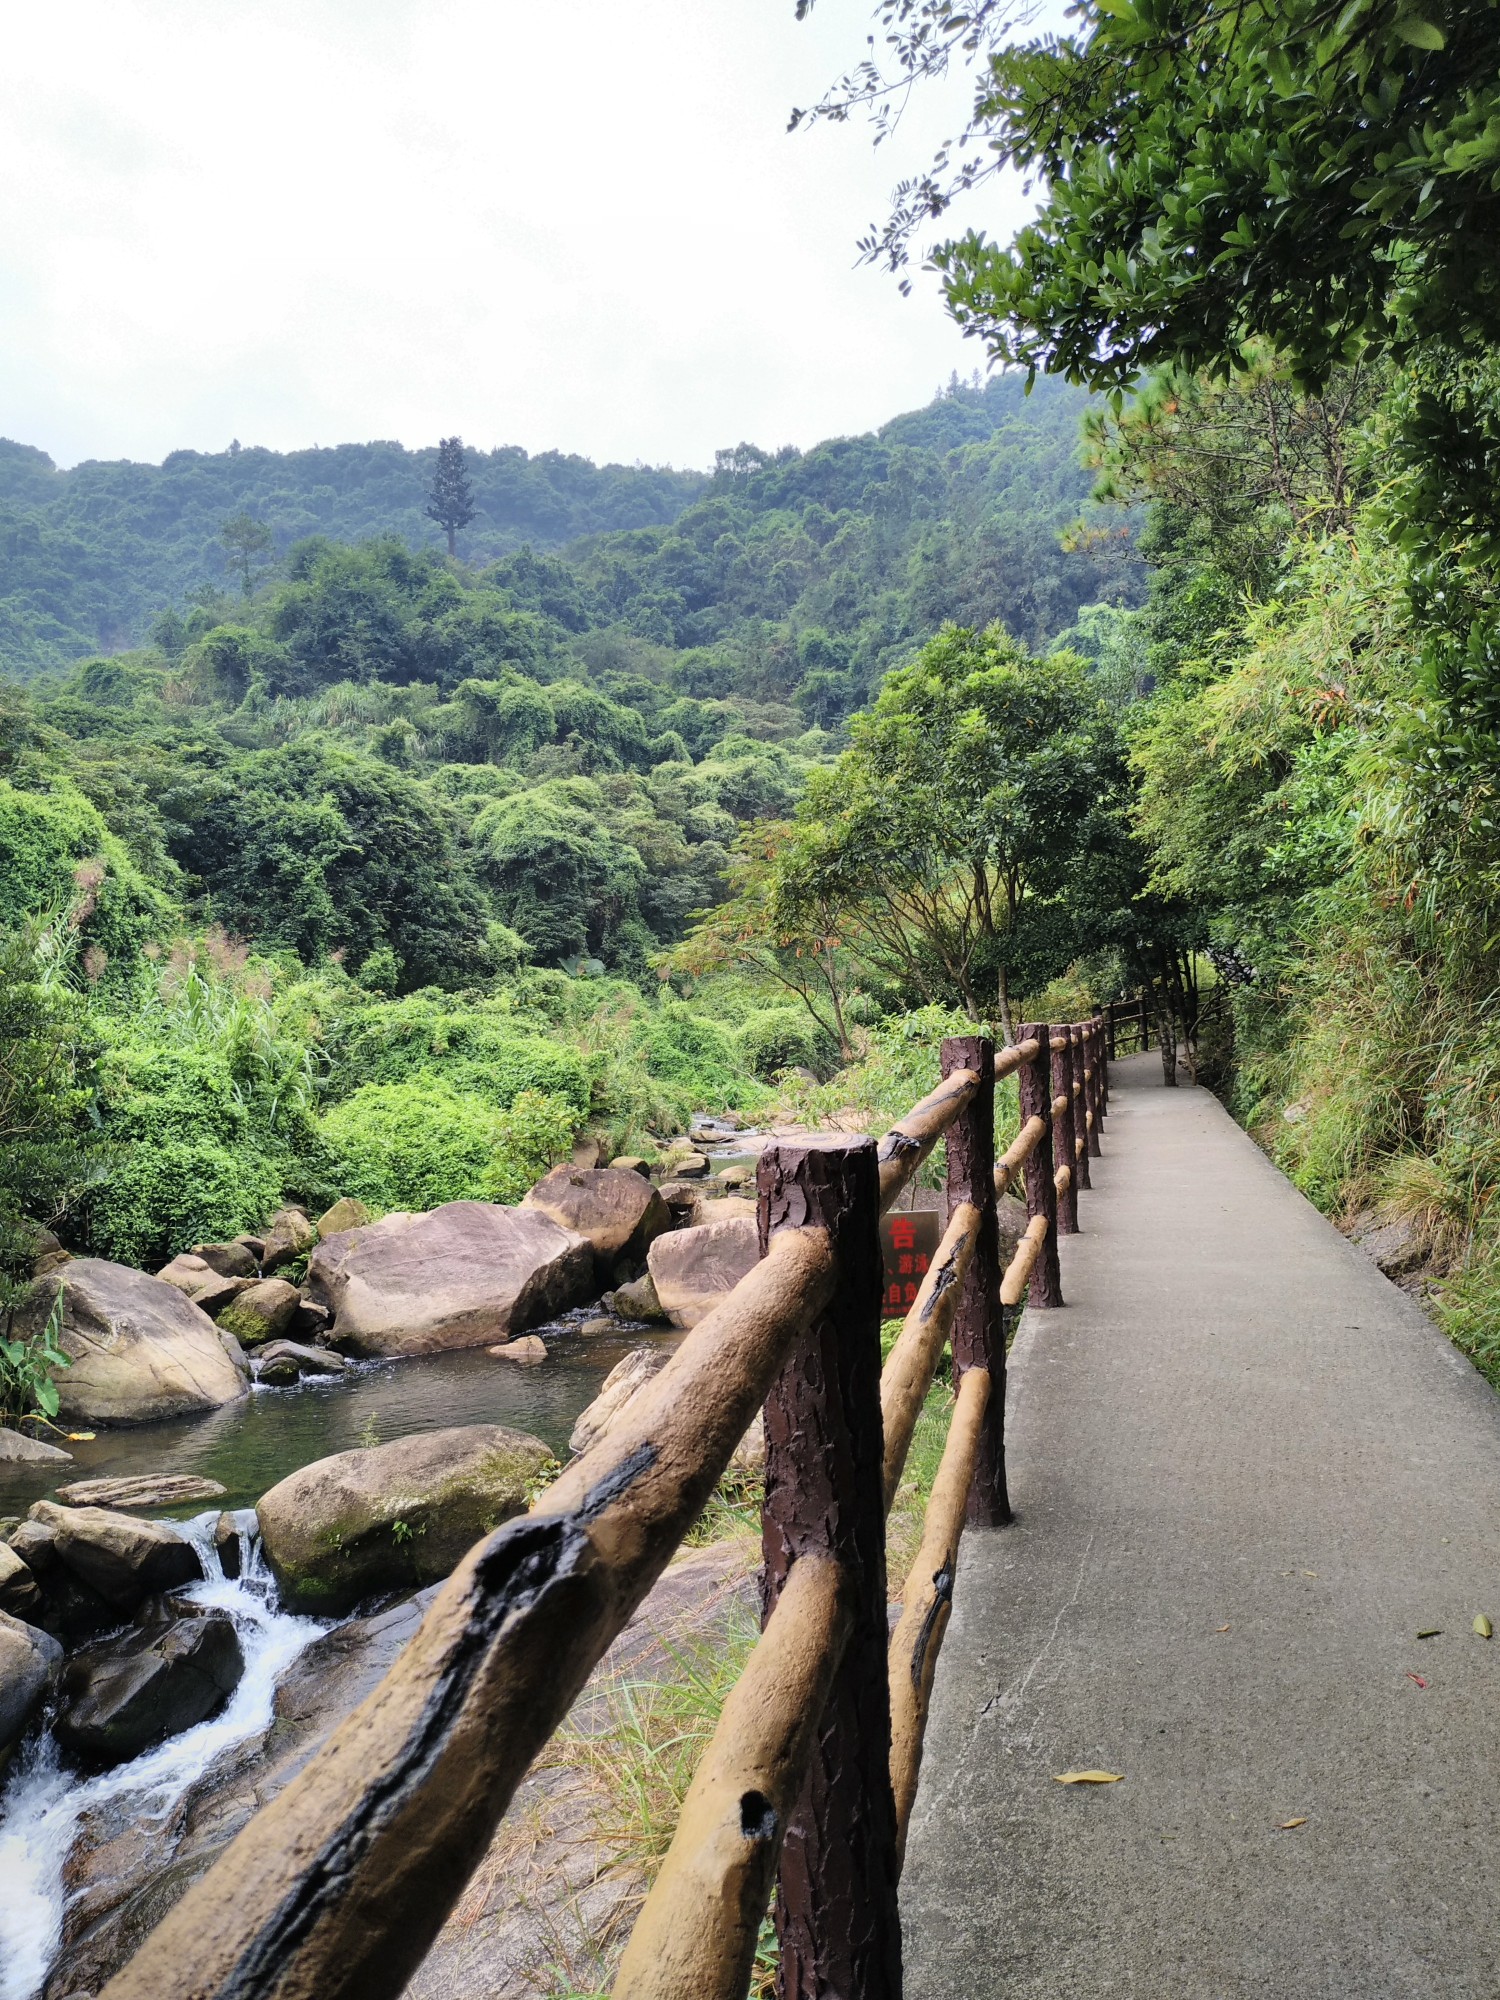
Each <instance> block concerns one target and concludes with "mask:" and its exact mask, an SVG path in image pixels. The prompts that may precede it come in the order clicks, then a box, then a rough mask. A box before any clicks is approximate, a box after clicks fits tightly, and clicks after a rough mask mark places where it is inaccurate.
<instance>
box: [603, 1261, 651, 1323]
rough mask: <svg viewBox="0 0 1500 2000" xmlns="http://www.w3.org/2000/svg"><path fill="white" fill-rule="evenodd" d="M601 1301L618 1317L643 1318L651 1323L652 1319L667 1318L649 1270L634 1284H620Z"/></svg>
mask: <svg viewBox="0 0 1500 2000" xmlns="http://www.w3.org/2000/svg"><path fill="white" fill-rule="evenodd" d="M600 1303H601V1304H603V1305H605V1306H607V1307H608V1308H609V1310H610V1311H611V1312H612V1313H613V1314H614V1316H615V1318H616V1319H628V1320H642V1321H645V1322H646V1323H647V1324H649V1323H650V1322H651V1321H652V1320H661V1319H665V1318H666V1314H665V1313H664V1312H663V1311H662V1307H661V1300H660V1299H659V1298H658V1297H657V1296H656V1287H655V1285H653V1284H652V1282H651V1276H650V1273H649V1272H648V1273H647V1275H646V1276H645V1277H644V1278H637V1279H636V1280H635V1281H634V1283H633V1284H629V1285H620V1286H618V1287H617V1288H616V1289H615V1290H614V1291H612V1292H608V1293H606V1295H605V1297H604V1298H603V1299H602V1300H601V1302H600Z"/></svg>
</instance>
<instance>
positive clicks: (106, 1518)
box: [12, 1500, 203, 1611]
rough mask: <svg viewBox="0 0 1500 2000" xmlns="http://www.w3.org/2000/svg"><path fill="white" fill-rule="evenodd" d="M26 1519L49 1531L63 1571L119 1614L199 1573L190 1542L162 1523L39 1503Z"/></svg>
mask: <svg viewBox="0 0 1500 2000" xmlns="http://www.w3.org/2000/svg"><path fill="white" fill-rule="evenodd" d="M28 1518H29V1519H30V1520H32V1521H34V1522H36V1523H38V1524H39V1525H40V1526H41V1527H44V1528H49V1529H51V1531H52V1535H53V1548H54V1552H55V1554H56V1558H57V1561H58V1562H59V1563H61V1564H62V1566H63V1568H65V1569H67V1570H69V1571H71V1573H72V1574H73V1575H74V1576H76V1577H77V1578H78V1579H79V1580H80V1581H81V1582H83V1583H85V1584H87V1585H88V1586H89V1588H90V1589H91V1590H96V1591H97V1592H98V1593H99V1595H100V1596H101V1597H102V1598H103V1599H104V1600H105V1602H106V1603H108V1604H111V1605H113V1606H114V1607H115V1608H116V1609H117V1610H120V1611H133V1610H134V1609H135V1607H136V1606H137V1605H138V1604H139V1603H140V1601H141V1599H142V1598H144V1597H149V1596H151V1595H152V1594H153V1593H154V1592H156V1591H159V1590H176V1589H177V1588H178V1587H179V1586H180V1585H182V1584H184V1583H196V1582H197V1580H198V1578H199V1577H200V1576H201V1575H202V1574H203V1571H202V1568H201V1567H200V1565H199V1562H198V1552H197V1550H196V1549H195V1548H194V1547H193V1545H192V1543H191V1542H189V1541H188V1540H187V1539H186V1538H185V1537H184V1536H182V1535H180V1534H178V1532H177V1530H176V1529H175V1528H169V1527H168V1526H167V1524H166V1522H165V1521H134V1520H132V1519H131V1518H130V1516H129V1515H128V1514H114V1513H110V1512H109V1511H108V1510H107V1509H105V1508H103V1507H59V1506H58V1505H57V1504H56V1503H55V1502H54V1501H51V1500H38V1501H37V1503H36V1505H35V1506H34V1507H33V1508H32V1509H31V1512H30V1515H29V1517H28ZM12 1546H13V1547H14V1546H15V1542H14V1538H13V1540H12Z"/></svg>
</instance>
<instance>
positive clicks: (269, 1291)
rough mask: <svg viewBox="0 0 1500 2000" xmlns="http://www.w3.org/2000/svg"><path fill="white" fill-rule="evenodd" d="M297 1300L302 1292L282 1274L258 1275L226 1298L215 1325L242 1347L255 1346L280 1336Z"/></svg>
mask: <svg viewBox="0 0 1500 2000" xmlns="http://www.w3.org/2000/svg"><path fill="white" fill-rule="evenodd" d="M301 1304H302V1294H301V1293H300V1292H299V1291H298V1290H297V1287H296V1286H295V1285H290V1284H288V1283H287V1281H286V1279H285V1278H258V1279H257V1280H256V1282H255V1283H254V1284H253V1285H247V1286H246V1287H245V1289H244V1291H242V1292H241V1293H240V1294H239V1295H238V1297H236V1298H234V1299H231V1300H230V1302H229V1304H228V1305H227V1306H226V1307H225V1308H224V1310H223V1311H222V1312H221V1313H220V1314H219V1326H220V1329H221V1330H222V1331H223V1332H225V1333H232V1334H233V1335H234V1337H235V1339H236V1340H237V1341H239V1343H240V1344H241V1346H242V1347H259V1346H260V1345H261V1344H262V1342H264V1341H268V1340H280V1339H281V1338H282V1337H283V1335H284V1334H285V1333H286V1332H287V1331H288V1329H289V1328H290V1326H291V1324H292V1321H293V1320H294V1319H295V1318H296V1316H297V1309H298V1307H299V1306H300V1305H301Z"/></svg>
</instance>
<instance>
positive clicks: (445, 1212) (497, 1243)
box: [307, 1201, 594, 1355]
mask: <svg viewBox="0 0 1500 2000" xmlns="http://www.w3.org/2000/svg"><path fill="white" fill-rule="evenodd" d="M593 1275H594V1254H593V1251H592V1250H591V1249H590V1247H589V1245H588V1243H587V1242H586V1241H585V1240H584V1238H583V1237H581V1236H575V1235H574V1234H573V1232H572V1231H571V1230H567V1229H563V1228H561V1227H560V1226H559V1225H558V1224H557V1223H555V1222H554V1221H553V1220H552V1218H551V1217H550V1216H548V1215H543V1214H542V1213H541V1211H540V1210H539V1209H534V1208H500V1207H497V1206H495V1205H494V1204H492V1203H490V1202H483V1201H450V1202H448V1203H446V1204H445V1205H444V1206H443V1207H442V1208H434V1209H432V1210H430V1211H429V1212H428V1213H427V1214H426V1215H406V1214H399V1213H398V1214H395V1215H388V1216H386V1217H384V1219H383V1220H382V1221H380V1222H372V1223H371V1224H370V1226H369V1228H368V1229H352V1230H347V1231H345V1232H344V1233H343V1234H342V1235H339V1236H334V1237H331V1238H330V1239H329V1240H328V1242H326V1243H320V1244H319V1246H318V1248H317V1249H316V1250H315V1251H314V1252H313V1255H312V1261H311V1263H310V1264H309V1265H308V1270H307V1290H308V1294H309V1296H310V1297H311V1298H312V1300H313V1302H314V1303H315V1304H317V1305H323V1306H327V1307H328V1308H329V1310H330V1311H331V1312H332V1313H333V1316H334V1318H333V1328H332V1332H331V1333H330V1335H329V1338H330V1339H331V1340H332V1342H333V1344H334V1345H335V1346H337V1347H341V1348H345V1349H347V1350H348V1351H349V1352H350V1353H353V1354H361V1355H375V1354H438V1353H442V1352H444V1351H445V1350H446V1349H448V1348H454V1347H490V1346H493V1345H495V1344H496V1343H497V1342H499V1341H504V1340H509V1339H512V1338H514V1336H515V1335H517V1334H520V1333H526V1332H529V1330H530V1329H531V1328H532V1327H534V1326H540V1325H541V1324H542V1323H543V1322H544V1321H545V1320H549V1319H553V1318H555V1317H556V1316H557V1314H558V1313H560V1312H564V1311H566V1310H567V1308H568V1307H569V1306H573V1305H579V1304H581V1303H582V1302H583V1300H584V1299H586V1298H587V1297H588V1296H589V1292H590V1290H591V1288H592V1285H593Z"/></svg>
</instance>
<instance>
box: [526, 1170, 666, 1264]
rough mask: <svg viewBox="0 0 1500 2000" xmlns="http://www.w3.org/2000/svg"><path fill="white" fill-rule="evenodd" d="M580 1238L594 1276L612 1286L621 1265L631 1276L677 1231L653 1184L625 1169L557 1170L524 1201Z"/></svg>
mask: <svg viewBox="0 0 1500 2000" xmlns="http://www.w3.org/2000/svg"><path fill="white" fill-rule="evenodd" d="M521 1206H522V1207H523V1208H536V1209H540V1210H541V1212H542V1214H543V1215H550V1216H551V1218H552V1220H553V1221H554V1222H555V1223H557V1224H558V1225H559V1226H560V1227H561V1228H563V1229H570V1230H571V1231H572V1232H573V1234H574V1235H575V1236H583V1237H586V1238H587V1239H588V1242H589V1244H590V1245H591V1246H592V1248H593V1252H594V1271H595V1276H596V1278H597V1280H598V1282H599V1283H600V1284H601V1285H604V1284H608V1283H609V1282H610V1281H611V1280H612V1279H613V1277H614V1275H615V1269H616V1266H617V1265H620V1264H626V1265H628V1266H629V1267H630V1270H629V1271H628V1272H627V1273H626V1275H627V1276H629V1275H630V1273H631V1272H634V1271H635V1270H636V1269H638V1268H639V1266H640V1263H641V1260H642V1258H643V1257H644V1256H645V1254H646V1252H647V1250H648V1249H649V1248H650V1246H651V1244H652V1243H653V1242H654V1241H655V1239H656V1238H657V1237H658V1236H660V1235H661V1234H662V1232H663V1231H664V1230H667V1229H670V1228H671V1226H672V1215H671V1211H670V1210H669V1209H668V1207H667V1204H666V1203H665V1202H664V1201H663V1200H662V1198H661V1196H660V1195H659V1194H658V1193H657V1191H656V1189H655V1188H654V1187H653V1186H652V1185H651V1183H650V1181H648V1180H643V1179H642V1178H641V1176H640V1175H639V1174H633V1173H630V1172H629V1171H628V1170H626V1169H622V1168H620V1167H571V1166H570V1167H554V1168H553V1169H552V1172H551V1173H550V1174H548V1176H547V1178H546V1179H545V1180H542V1181H538V1182H537V1184H536V1186H535V1187H534V1188H533V1189H532V1190H531V1192H530V1194H528V1195H527V1196H526V1197H525V1199H524V1200H523V1201H522V1203H521Z"/></svg>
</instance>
